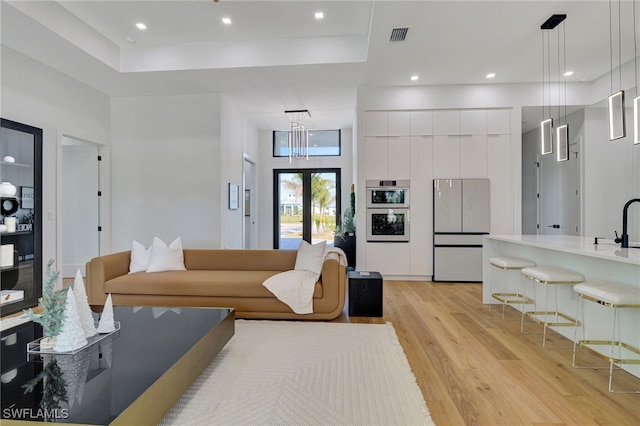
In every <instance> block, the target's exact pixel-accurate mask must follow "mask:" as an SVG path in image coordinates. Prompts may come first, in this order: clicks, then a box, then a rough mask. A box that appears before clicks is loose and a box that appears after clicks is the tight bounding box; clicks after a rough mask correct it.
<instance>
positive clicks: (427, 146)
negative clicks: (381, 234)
mask: <svg viewBox="0 0 640 426" xmlns="http://www.w3.org/2000/svg"><path fill="white" fill-rule="evenodd" d="M432 152H433V137H432V136H413V137H412V138H411V275H418V276H431V275H433V192H432V191H431V188H432V186H433V171H432V170H431V167H432V162H431V156H432Z"/></svg>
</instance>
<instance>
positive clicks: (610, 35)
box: [609, 0, 613, 93]
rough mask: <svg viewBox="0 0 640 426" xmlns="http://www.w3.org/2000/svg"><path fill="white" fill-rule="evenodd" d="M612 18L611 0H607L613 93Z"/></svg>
mask: <svg viewBox="0 0 640 426" xmlns="http://www.w3.org/2000/svg"><path fill="white" fill-rule="evenodd" d="M612 19H613V13H612V12H611V0H609V64H610V65H611V72H610V73H609V75H610V76H611V93H613V26H612V24H611V20H612Z"/></svg>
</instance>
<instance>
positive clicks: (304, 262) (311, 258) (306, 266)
mask: <svg viewBox="0 0 640 426" xmlns="http://www.w3.org/2000/svg"><path fill="white" fill-rule="evenodd" d="M326 247H327V242H326V241H324V240H323V241H320V242H319V243H317V244H313V245H311V244H309V243H308V242H306V241H305V240H302V242H301V243H300V246H299V247H298V253H297V255H296V266H295V267H294V269H295V270H296V271H310V272H314V273H316V274H318V275H320V273H322V263H323V262H324V252H325V249H326Z"/></svg>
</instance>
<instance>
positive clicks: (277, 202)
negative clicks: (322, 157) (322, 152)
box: [273, 169, 340, 250]
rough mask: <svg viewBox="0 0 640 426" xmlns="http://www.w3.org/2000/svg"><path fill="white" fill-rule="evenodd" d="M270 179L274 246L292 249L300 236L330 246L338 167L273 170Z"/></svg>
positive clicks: (334, 225)
mask: <svg viewBox="0 0 640 426" xmlns="http://www.w3.org/2000/svg"><path fill="white" fill-rule="evenodd" d="M274 182H275V185H274V186H275V187H274V206H275V210H274V242H273V243H274V248H280V249H294V250H295V249H297V248H298V246H299V245H300V242H301V241H302V240H303V239H304V240H305V241H308V242H312V243H314V244H315V243H318V242H320V241H322V240H325V241H327V245H328V246H332V245H333V233H334V231H335V229H336V217H337V213H338V212H339V211H340V204H339V203H340V197H339V193H340V191H339V188H340V172H339V170H336V169H317V170H311V169H300V170H275V171H274Z"/></svg>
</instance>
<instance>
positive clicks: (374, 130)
mask: <svg viewBox="0 0 640 426" xmlns="http://www.w3.org/2000/svg"><path fill="white" fill-rule="evenodd" d="M365 125H366V130H365V131H366V133H365V135H366V136H387V111H367V113H366V119H365Z"/></svg>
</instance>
